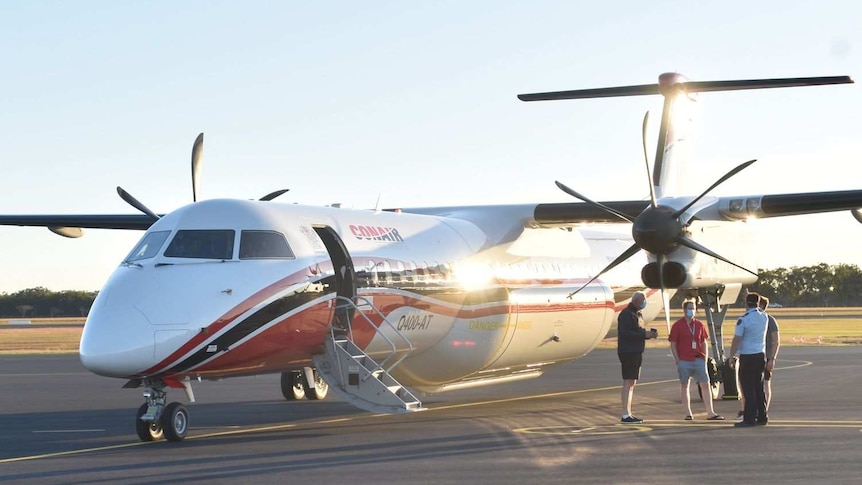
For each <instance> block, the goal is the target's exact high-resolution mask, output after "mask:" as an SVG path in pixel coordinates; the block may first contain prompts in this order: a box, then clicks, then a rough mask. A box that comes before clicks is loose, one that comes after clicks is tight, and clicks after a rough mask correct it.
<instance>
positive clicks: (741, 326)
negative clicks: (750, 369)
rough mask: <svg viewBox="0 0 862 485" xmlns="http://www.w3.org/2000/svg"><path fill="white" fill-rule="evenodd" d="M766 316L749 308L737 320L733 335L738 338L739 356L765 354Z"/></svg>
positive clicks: (757, 310)
mask: <svg viewBox="0 0 862 485" xmlns="http://www.w3.org/2000/svg"><path fill="white" fill-rule="evenodd" d="M767 325H768V319H767V318H766V314H765V313H763V312H762V311H760V310H759V309H757V308H749V309H748V311H746V312H745V314H744V315H742V317H740V319H739V320H737V321H736V329H735V330H734V331H733V335H735V336H737V337H739V353H740V355H753V354H762V353H764V352H766V327H767Z"/></svg>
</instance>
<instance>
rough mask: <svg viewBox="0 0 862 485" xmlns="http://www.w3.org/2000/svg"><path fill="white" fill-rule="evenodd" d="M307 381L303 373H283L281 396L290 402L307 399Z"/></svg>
mask: <svg viewBox="0 0 862 485" xmlns="http://www.w3.org/2000/svg"><path fill="white" fill-rule="evenodd" d="M304 381H305V379H303V377H302V371H290V372H282V373H281V394H282V395H283V396H284V398H285V399H287V400H288V401H297V400H299V399H304V398H305V383H304Z"/></svg>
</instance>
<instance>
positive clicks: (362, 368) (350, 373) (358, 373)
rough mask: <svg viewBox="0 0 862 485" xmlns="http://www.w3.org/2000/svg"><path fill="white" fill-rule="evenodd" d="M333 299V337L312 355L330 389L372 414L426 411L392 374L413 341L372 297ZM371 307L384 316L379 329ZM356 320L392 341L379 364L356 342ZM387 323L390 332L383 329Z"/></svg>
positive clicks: (331, 334) (407, 352)
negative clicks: (354, 332)
mask: <svg viewBox="0 0 862 485" xmlns="http://www.w3.org/2000/svg"><path fill="white" fill-rule="evenodd" d="M334 301H335V312H334V313H333V324H332V325H330V338H328V339H326V342H325V346H324V347H325V351H324V353H323V354H319V355H315V356H314V357H312V360H313V361H314V365H315V367H316V368H317V372H318V373H319V374H320V375H321V376H322V377H323V379H324V380H325V381H326V383H327V384H329V388H330V389H331V390H334V391H335V392H337V393H338V394H339V395H341V397H342V398H343V399H344V400H345V401H347V402H349V403H350V404H353V405H354V406H356V407H358V408H360V409H364V410H366V411H370V412H373V413H381V414H398V413H407V412H413V411H422V410H424V409H425V408H423V407H422V403H421V402H420V401H419V399H417V398H416V396H414V395H413V393H411V392H410V391H409V390H408V389H407V388H405V387H404V386H402V385H401V384H400V383H399V382H398V381H396V380H395V378H393V377H392V375H391V374H390V371H391V370H392V369H394V368H395V367H396V366H397V365H398V364H400V363H401V362H402V361H403V360H404V359H405V358H406V357H407V356H408V355H410V353H411V352H412V351H413V344H412V343H411V342H410V340H408V339H407V337H405V336H404V334H402V333H401V332H400V331H399V330H398V329H397V328H396V327H395V326H394V325H392V323H391V322H390V321H389V320H387V319H386V317H385V316H384V315H383V314H382V313H381V312H380V310H378V309H377V307H375V306H374V305H373V304H372V302H371V301H370V300H369V299H367V298H364V297H361V296H355V297H354V298H352V299H351V298H347V297H344V296H337V297H336V298H335V300H334ZM357 303H359V305H357ZM368 310H371V311H373V312H374V313H376V314H377V315H378V316H379V317H380V318H381V319H382V323H381V325H380V328H378V327H377V326H376V325H374V323H373V322H372V321H371V319H370V318H369V317H368V315H367V314H366V312H367V311H368ZM357 323H362V324H367V325H370V326H371V328H373V329H374V330H375V332H376V335H378V336H380V337H381V338H382V339H383V340H385V341H386V342H387V343H388V344H389V347H390V349H391V350H390V351H389V353H388V354H386V355H385V356H384V357H383V358H382V359H381V360H380V363H378V362H376V361H375V360H374V359H372V358H371V356H370V355H368V354H367V353H365V351H364V350H363V349H362V348H360V347H359V346H358V345H356V343H355V342H354V340H353V326H354V325H355V324H357ZM384 326H385V327H387V328H388V329H389V330H391V332H388V331H387V332H384V331H383V328H384ZM387 333H390V335H394V336H395V338H396V340H398V341H399V343H398V344H396V342H395V341H393V339H392V338H390V337H389V336H387ZM378 358H379V356H378Z"/></svg>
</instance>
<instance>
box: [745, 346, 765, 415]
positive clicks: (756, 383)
mask: <svg viewBox="0 0 862 485" xmlns="http://www.w3.org/2000/svg"><path fill="white" fill-rule="evenodd" d="M765 367H766V356H765V355H764V354H763V353H759V354H740V356H739V383H740V385H741V389H742V395H743V396H745V410H744V411H743V413H744V416H743V418H742V420H743V421H744V422H746V423H750V424H754V423H755V422H758V423H765V422H766V421H767V420H768V417H767V416H766V396H765V395H764V393H763V369H764V368H765Z"/></svg>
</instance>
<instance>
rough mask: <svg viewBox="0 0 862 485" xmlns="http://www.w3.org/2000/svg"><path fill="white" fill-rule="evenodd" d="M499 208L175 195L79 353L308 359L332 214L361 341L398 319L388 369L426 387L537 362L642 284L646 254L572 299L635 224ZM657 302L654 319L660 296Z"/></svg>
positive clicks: (327, 312)
mask: <svg viewBox="0 0 862 485" xmlns="http://www.w3.org/2000/svg"><path fill="white" fill-rule="evenodd" d="M505 212H506V213H503V211H501V213H499V214H493V213H484V214H482V217H481V218H480V219H481V222H480V223H473V222H471V221H469V220H466V219H465V218H455V217H442V216H431V215H418V214H409V213H394V212H373V211H365V210H348V209H336V208H318V207H306V206H298V205H282V204H277V203H273V202H256V201H243V200H210V201H204V202H198V203H195V204H192V205H189V206H186V207H183V208H181V209H179V210H177V211H175V212H173V213H171V214H168V215H166V216H165V217H163V218H162V219H160V220H159V221H158V222H156V223H155V224H153V226H152V227H150V229H149V230H148V231H147V232H146V234H145V235H144V237H143V238H142V240H141V243H140V244H139V246H138V247H136V248H135V249H134V250H133V251H132V253H131V254H130V255H129V258H128V259H127V260H126V261H124V262H123V264H121V265H120V266H119V267H118V268H117V270H116V271H115V272H114V274H113V275H112V276H111V278H110V279H109V281H108V282H107V283H106V284H105V287H104V289H103V290H102V291H101V292H100V293H99V296H98V297H97V299H96V302H95V304H94V305H93V307H92V309H91V311H90V314H89V317H88V319H87V322H86V325H85V328H84V333H83V337H82V339H81V346H80V355H81V360H82V362H83V363H84V365H85V366H86V367H87V368H88V369H90V370H92V371H93V372H95V373H97V374H101V375H106V376H112V377H122V378H147V377H152V376H165V377H169V378H175V379H181V378H185V377H201V378H221V377H226V376H233V375H244V374H257V373H267V372H283V371H287V370H292V369H299V368H302V367H303V366H308V365H310V361H311V357H312V356H313V355H315V354H318V353H320V352H321V351H322V349H323V342H324V340H325V339H326V338H327V337H328V336H329V329H330V325H331V323H332V321H333V311H334V302H335V299H336V295H337V290H338V288H337V286H338V283H337V282H338V281H339V279H338V278H337V276H338V275H337V271H336V269H334V268H333V264H332V259H331V255H330V253H329V252H328V248H327V247H326V245H325V244H324V243H323V242H322V240H321V238H320V237H319V236H318V234H317V233H316V232H315V228H319V227H324V226H326V227H329V228H332V229H333V230H334V231H335V232H336V233H337V234H338V235H339V236H340V238H341V240H342V241H343V245H344V247H345V248H346V249H347V251H348V252H349V256H350V260H351V262H352V265H353V267H354V269H355V291H356V295H357V296H359V297H361V298H359V299H358V302H359V303H360V306H359V310H358V311H357V313H358V314H360V315H359V316H358V317H357V318H354V319H353V321H354V324H353V332H354V340H355V341H356V343H357V344H359V345H360V346H361V347H362V348H364V349H365V351H366V352H367V353H369V354H371V355H374V354H375V353H383V352H385V351H387V348H388V345H389V344H388V343H387V339H390V340H397V338H398V337H397V335H396V333H397V332H395V331H394V330H393V329H392V327H394V328H396V329H397V330H398V332H400V333H401V334H402V335H403V336H404V337H406V338H407V339H408V340H409V342H410V344H412V346H413V349H414V350H413V351H412V353H410V354H409V356H407V357H406V358H405V359H404V360H403V362H402V363H401V364H400V365H399V366H398V367H397V368H395V369H394V370H393V374H394V375H395V376H396V377H397V378H398V379H399V380H400V381H401V382H402V383H403V384H405V385H408V386H412V387H415V388H418V389H420V390H424V391H427V392H433V391H440V390H445V389H447V388H449V387H454V386H455V385H457V384H458V383H463V382H470V381H476V382H479V381H481V380H482V379H486V378H500V377H505V376H507V375H516V374H518V373H524V372H528V371H529V372H533V373H535V372H536V371H537V370H538V371H539V373H540V370H541V368H542V367H543V366H545V365H548V364H553V363H559V362H564V361H568V360H571V359H575V358H578V357H580V356H582V355H584V354H586V353H587V352H589V351H590V350H592V349H593V348H594V347H595V346H596V345H597V344H598V343H599V341H600V340H601V339H602V338H603V337H604V336H605V335H606V334H607V332H608V330H609V328H610V327H611V325H612V324H613V323H614V322H615V315H616V314H617V313H618V312H619V311H620V310H621V309H622V308H623V307H624V306H625V304H626V303H627V301H628V298H629V297H630V295H631V293H632V292H633V291H635V290H637V289H641V288H643V285H642V283H641V282H640V279H639V277H638V274H639V270H640V268H641V267H642V266H643V265H644V264H645V263H646V257H644V256H638V257H636V258H633V260H630V261H629V262H627V263H626V264H624V265H621V266H620V267H619V268H617V269H615V270H614V271H612V272H609V273H608V274H606V275H604V276H603V278H602V279H601V280H597V281H595V282H593V283H592V284H591V285H590V286H589V287H588V288H586V289H585V290H583V291H581V292H579V293H577V294H576V295H575V296H574V297H573V298H568V295H569V294H570V293H571V292H572V291H574V290H575V289H577V288H580V287H581V286H582V285H583V284H584V283H585V282H586V281H587V280H588V279H589V277H590V276H591V275H593V274H595V273H596V272H597V271H598V270H600V269H601V268H602V267H603V266H605V265H606V264H607V261H609V260H610V259H612V258H613V257H614V256H615V255H616V254H618V253H619V252H620V250H621V248H625V247H627V246H628V245H629V244H631V239H630V237H628V236H627V235H625V234H623V235H615V234H614V233H612V232H597V231H596V230H595V229H593V230H591V231H589V230H578V229H574V230H573V229H568V230H565V229H559V228H527V226H528V224H527V222H528V221H527V220H528V219H529V216H528V215H526V214H512V213H511V211H505ZM506 226H508V227H506ZM488 227H493V228H494V230H493V231H491V230H488V229H487V228H488ZM282 236H283V237H282ZM280 238H281V239H280ZM282 240H283V243H282V242H280V241H282ZM273 242H275V243H278V244H276V246H277V247H276V248H275V249H273V244H272V243H273ZM284 243H286V244H284ZM654 293H655V291H652V292H650V293H649V294H650V295H654ZM651 302H652V303H653V304H652V305H651V307H650V310H651V311H649V312H647V313H648V314H647V317H648V318H652V317H654V316H655V314H656V313H657V312H658V311H659V309H660V307H661V305H660V303H659V302H660V296H658V295H655V296H652V297H651ZM378 311H379V312H380V313H378ZM384 317H385V320H386V321H385V322H384ZM390 324H391V327H390Z"/></svg>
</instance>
